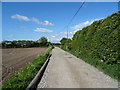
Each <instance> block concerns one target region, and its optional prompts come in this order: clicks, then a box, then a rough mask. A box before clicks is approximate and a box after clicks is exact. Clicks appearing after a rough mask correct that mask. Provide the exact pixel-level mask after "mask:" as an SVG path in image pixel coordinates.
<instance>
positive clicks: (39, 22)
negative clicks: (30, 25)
mask: <svg viewBox="0 0 120 90" xmlns="http://www.w3.org/2000/svg"><path fill="white" fill-rule="evenodd" d="M11 18H12V19H18V20H22V21H32V22H35V23H37V24H40V25H45V26H53V24H52V23H51V22H49V21H47V20H45V21H43V22H41V21H39V20H38V19H37V18H35V17H33V18H28V17H27V16H22V15H19V14H16V15H13V16H11Z"/></svg>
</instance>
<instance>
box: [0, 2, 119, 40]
mask: <svg viewBox="0 0 120 90" xmlns="http://www.w3.org/2000/svg"><path fill="white" fill-rule="evenodd" d="M81 4H82V2H3V3H2V40H38V39H39V38H40V37H42V36H44V37H47V38H48V40H49V41H51V42H59V41H60V39H62V38H63V37H66V25H67V24H68V22H69V21H70V20H71V18H72V17H73V15H74V14H75V13H76V11H77V10H78V8H79V7H80V5H81ZM117 11H118V3H117V2H86V3H85V4H84V6H83V7H82V8H81V9H80V11H79V12H78V14H77V15H76V17H75V18H74V20H73V21H72V22H71V24H70V25H69V27H68V32H69V33H68V35H69V38H72V37H73V34H74V33H75V32H76V31H78V30H81V29H82V28H83V27H86V26H88V25H90V24H92V23H93V22H94V21H95V20H100V19H103V18H106V17H107V16H109V15H111V14H113V13H115V12H117Z"/></svg>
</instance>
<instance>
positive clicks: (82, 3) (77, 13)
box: [67, 1, 85, 26]
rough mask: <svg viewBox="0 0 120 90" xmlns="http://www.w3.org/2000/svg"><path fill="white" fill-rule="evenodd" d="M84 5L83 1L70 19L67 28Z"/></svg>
mask: <svg viewBox="0 0 120 90" xmlns="http://www.w3.org/2000/svg"><path fill="white" fill-rule="evenodd" d="M84 4H85V1H84V2H83V3H82V4H81V6H80V7H79V8H78V10H77V12H76V13H75V14H74V16H73V17H72V18H71V20H70V21H69V23H68V25H67V26H69V25H70V24H71V22H72V21H73V19H74V18H75V16H76V15H77V14H78V12H79V11H80V9H81V8H82V7H83V5H84Z"/></svg>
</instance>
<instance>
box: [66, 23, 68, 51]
mask: <svg viewBox="0 0 120 90" xmlns="http://www.w3.org/2000/svg"><path fill="white" fill-rule="evenodd" d="M66 29H67V43H68V25H67V26H66ZM66 50H68V46H67V45H66Z"/></svg>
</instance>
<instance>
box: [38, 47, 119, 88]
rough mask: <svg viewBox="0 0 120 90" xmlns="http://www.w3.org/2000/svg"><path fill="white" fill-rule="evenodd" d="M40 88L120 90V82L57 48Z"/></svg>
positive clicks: (39, 85) (53, 52)
mask: <svg viewBox="0 0 120 90" xmlns="http://www.w3.org/2000/svg"><path fill="white" fill-rule="evenodd" d="M39 88H118V82H117V81H116V80H114V79H112V78H111V77H109V76H108V75H106V74H104V73H103V72H101V71H99V70H98V69H96V68H95V67H93V66H91V65H90V64H87V63H85V62H84V61H83V60H81V59H78V58H76V57H75V56H73V55H71V54H69V53H68V52H65V51H63V50H62V49H60V48H58V47H56V48H55V49H53V50H52V56H51V58H50V62H49V63H48V66H47V68H46V71H45V73H44V75H43V77H42V79H41V81H40V83H39V84H38V90H39Z"/></svg>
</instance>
